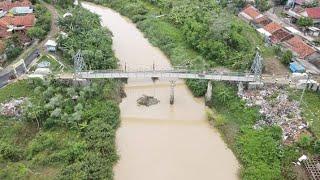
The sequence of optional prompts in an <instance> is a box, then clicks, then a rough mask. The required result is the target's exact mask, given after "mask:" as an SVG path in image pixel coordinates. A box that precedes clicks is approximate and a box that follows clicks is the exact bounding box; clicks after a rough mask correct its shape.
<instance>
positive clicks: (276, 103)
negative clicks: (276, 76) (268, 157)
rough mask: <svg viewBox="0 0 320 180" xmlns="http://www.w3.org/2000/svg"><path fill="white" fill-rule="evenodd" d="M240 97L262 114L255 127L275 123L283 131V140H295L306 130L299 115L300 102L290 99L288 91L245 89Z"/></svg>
mask: <svg viewBox="0 0 320 180" xmlns="http://www.w3.org/2000/svg"><path fill="white" fill-rule="evenodd" d="M242 98H243V99H244V100H245V101H246V103H247V106H254V105H256V106H259V107H260V113H261V115H262V116H263V119H262V120H259V121H258V122H257V123H256V124H255V125H254V128H255V129H259V128H262V126H265V125H268V126H272V125H277V126H280V127H281V129H282V131H283V140H284V141H287V142H293V141H296V140H297V139H298V138H299V135H300V134H301V133H303V132H305V131H306V128H307V123H306V122H305V121H304V120H303V118H302V117H301V110H300V108H299V107H300V104H299V102H298V101H295V100H291V99H290V98H289V97H288V93H287V92H286V91H284V90H281V89H278V88H276V87H273V88H269V89H267V90H252V91H245V92H244V94H243V95H242Z"/></svg>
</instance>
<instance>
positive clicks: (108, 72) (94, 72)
mask: <svg viewBox="0 0 320 180" xmlns="http://www.w3.org/2000/svg"><path fill="white" fill-rule="evenodd" d="M116 73H122V74H123V73H124V74H133V73H179V74H183V73H185V74H196V75H222V76H242V77H249V76H253V75H254V74H252V73H241V72H218V71H197V70H183V69H178V70H155V71H153V70H135V71H124V70H115V69H112V70H91V71H82V72H78V74H88V75H90V74H116Z"/></svg>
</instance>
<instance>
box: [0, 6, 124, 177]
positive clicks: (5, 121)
mask: <svg viewBox="0 0 320 180" xmlns="http://www.w3.org/2000/svg"><path fill="white" fill-rule="evenodd" d="M60 2H62V1H60ZM70 12H72V14H73V16H72V17H67V18H63V19H60V20H59V25H60V27H61V28H62V29H63V30H64V31H65V32H66V33H67V34H68V37H67V38H61V39H60V40H59V44H60V45H61V46H62V55H63V56H64V57H65V58H68V59H70V58H71V57H72V56H73V55H74V54H75V53H76V52H77V51H78V50H81V51H82V53H83V55H84V59H85V63H86V68H87V69H91V68H92V69H107V68H115V67H116V66H117V63H116V59H115V57H114V54H113V52H112V50H111V44H112V40H111V35H110V33H108V32H107V31H106V30H104V29H102V28H101V26H100V23H99V18H98V16H96V15H94V14H92V13H90V12H89V11H86V10H83V9H80V8H79V7H78V8H76V9H70ZM69 64H72V60H71V59H70V60H69ZM120 88H121V86H120V83H119V82H117V81H95V82H93V83H91V84H90V85H89V86H84V87H78V86H70V85H67V84H63V83H60V82H58V81H55V80H48V81H44V82H43V81H38V80H31V81H19V82H17V83H15V84H11V85H9V86H7V87H5V88H4V89H1V90H0V102H6V101H8V100H10V99H11V98H19V97H27V98H28V99H27V101H26V102H25V103H24V105H23V114H22V116H21V117H19V118H8V117H2V116H1V117H0V131H1V134H0V179H21V178H26V179H48V178H49V179H113V166H114V164H115V163H116V161H117V160H118V155H117V153H116V147H115V132H116V129H117V128H118V127H119V124H120V121H119V115H120V110H119V107H118V102H119V100H120V95H119V93H120Z"/></svg>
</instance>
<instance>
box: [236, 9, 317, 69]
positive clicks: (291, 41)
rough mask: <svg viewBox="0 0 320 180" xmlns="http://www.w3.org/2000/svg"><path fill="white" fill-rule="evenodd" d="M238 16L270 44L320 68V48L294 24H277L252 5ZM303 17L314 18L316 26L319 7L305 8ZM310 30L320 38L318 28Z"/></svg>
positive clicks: (302, 13) (302, 12)
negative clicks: (287, 50)
mask: <svg viewBox="0 0 320 180" xmlns="http://www.w3.org/2000/svg"><path fill="white" fill-rule="evenodd" d="M301 8H302V7H301ZM289 11H292V9H289V10H288V11H286V12H289ZM238 16H239V17H240V18H241V19H243V20H244V21H246V22H248V23H250V24H252V25H253V26H254V27H255V28H256V30H257V31H258V32H259V33H260V34H262V35H263V36H264V37H265V39H266V41H267V42H268V43H269V44H272V45H280V46H282V47H283V48H285V49H289V50H291V52H292V53H293V54H294V55H295V57H296V58H299V59H301V60H306V61H308V62H310V63H312V64H314V65H315V66H317V67H318V68H320V48H319V47H317V46H316V45H315V44H313V42H312V41H311V40H310V38H311V36H309V35H308V34H305V33H302V32H301V31H299V30H298V29H296V28H295V27H294V25H293V24H287V23H279V22H275V21H273V20H272V18H271V17H269V16H268V15H267V14H266V15H264V14H262V13H260V12H259V10H257V9H256V8H255V7H254V6H252V5H248V6H246V7H245V8H244V9H243V10H242V11H241V12H240V13H239V15H238ZM302 16H304V17H310V18H312V19H313V21H314V24H315V25H318V23H320V21H319V20H320V9H319V7H317V8H305V9H304V10H303V11H301V16H300V17H302ZM297 18H299V17H297ZM289 23H290V22H289ZM309 29H312V36H319V32H320V29H318V28H317V27H310V28H309ZM315 38H316V37H315ZM312 39H313V38H312Z"/></svg>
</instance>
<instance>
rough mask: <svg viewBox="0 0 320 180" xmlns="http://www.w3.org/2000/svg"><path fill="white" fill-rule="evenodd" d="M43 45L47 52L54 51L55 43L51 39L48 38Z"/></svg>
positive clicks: (55, 48)
mask: <svg viewBox="0 0 320 180" xmlns="http://www.w3.org/2000/svg"><path fill="white" fill-rule="evenodd" d="M44 46H45V48H47V51H49V52H55V51H56V50H57V43H56V42H55V41H53V40H48V41H47V42H46V43H45V44H44Z"/></svg>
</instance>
